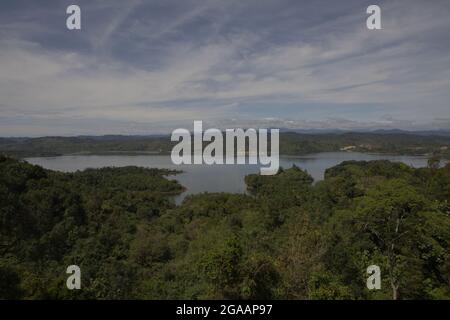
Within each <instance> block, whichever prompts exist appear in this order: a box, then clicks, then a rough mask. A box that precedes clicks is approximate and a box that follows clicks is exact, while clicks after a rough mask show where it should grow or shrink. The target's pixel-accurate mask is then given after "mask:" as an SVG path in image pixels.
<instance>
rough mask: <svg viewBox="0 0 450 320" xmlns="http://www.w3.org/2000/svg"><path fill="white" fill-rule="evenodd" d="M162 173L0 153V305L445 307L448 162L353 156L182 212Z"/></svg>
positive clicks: (205, 198) (261, 181) (449, 270)
mask: <svg viewBox="0 0 450 320" xmlns="http://www.w3.org/2000/svg"><path fill="white" fill-rule="evenodd" d="M170 173H173V172H170V171H167V170H157V169H143V168H137V167H126V168H104V169H96V170H92V169H88V170H85V171H82V172H75V173H60V172H54V171H49V170H45V169H43V168H41V167H38V166H34V165H31V164H28V163H26V162H25V161H21V160H15V159H13V158H10V157H6V156H2V157H0V283H1V286H0V298H2V299H222V298H224V299H393V298H396V299H450V252H449V247H450V203H449V201H450V165H447V166H445V167H443V168H439V166H438V163H437V160H436V159H434V160H432V161H430V163H429V166H428V168H421V169H413V168H411V167H409V166H407V165H404V164H401V163H392V162H389V161H372V162H355V161H350V162H343V163H341V164H340V165H338V166H336V167H333V168H330V169H328V170H327V171H326V174H325V180H324V181H321V182H318V183H315V184H313V180H312V178H311V177H310V176H309V175H308V174H307V173H306V172H304V171H303V170H301V169H300V168H297V167H295V166H294V167H292V168H289V169H280V171H279V172H278V174H276V175H274V176H260V175H249V176H247V177H246V183H247V186H248V194H246V195H243V194H226V193H218V194H211V193H205V194H199V195H194V196H189V197H188V198H186V199H185V201H184V202H183V204H182V205H180V206H175V205H174V203H173V201H172V196H173V195H174V194H178V193H180V192H182V190H183V189H182V186H181V185H179V184H178V183H177V182H176V181H171V180H168V179H167V178H166V177H165V176H166V175H168V174H170ZM72 264H75V265H78V266H80V268H81V270H82V288H81V290H68V289H67V288H66V279H67V276H68V275H67V274H66V268H67V266H69V265H72ZM372 264H376V265H378V266H380V268H381V279H382V286H381V289H380V290H372V291H370V290H368V289H367V287H366V279H367V276H368V275H367V273H366V268H367V267H368V266H369V265H372Z"/></svg>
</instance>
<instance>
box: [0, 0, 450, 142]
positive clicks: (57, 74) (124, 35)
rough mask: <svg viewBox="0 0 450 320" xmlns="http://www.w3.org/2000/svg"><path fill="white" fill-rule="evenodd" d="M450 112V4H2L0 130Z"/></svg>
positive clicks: (377, 119) (42, 132) (381, 118)
mask: <svg viewBox="0 0 450 320" xmlns="http://www.w3.org/2000/svg"><path fill="white" fill-rule="evenodd" d="M71 4H77V5H79V6H80V8H81V30H68V29H67V28H66V19H67V17H68V15H67V14H66V8H67V7H68V6H69V5H71ZM371 4H377V5H379V6H380V8H381V24H382V29H381V30H368V29H367V27H366V19H367V17H368V14H367V13H366V9H367V7H368V6H369V5H371ZM449 111H450V1H449V0H429V1H425V0H421V1H419V0H401V1H396V0H391V1H373V0H370V1H366V0H340V1H332V0H328V1H325V0H310V1H306V0H164V1H157V0H154V1H153V0H151V1H145V0H127V1H123V0H89V1H87V0H70V1H66V0H53V1H50V0H40V1H31V0H28V1H24V0H2V1H1V2H0V136H3V137H5V136H47V135H63V136H68V135H103V134H155V133H170V132H172V131H173V130H174V129H176V128H187V129H190V130H191V131H192V130H193V121H194V120H203V121H204V127H205V128H206V127H210V128H211V127H216V128H222V129H223V128H237V127H243V128H248V127H255V128H268V127H270V128H290V129H311V128H315V129H335V128H337V129H344V130H356V129H357V130H360V129H365V130H371V129H388V128H397V129H404V130H428V129H450V112H449Z"/></svg>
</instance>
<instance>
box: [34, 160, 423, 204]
mask: <svg viewBox="0 0 450 320" xmlns="http://www.w3.org/2000/svg"><path fill="white" fill-rule="evenodd" d="M26 160H27V161H28V162H30V163H32V164H37V165H40V166H42V167H44V168H47V169H51V170H58V171H64V172H73V171H77V170H84V169H86V168H101V167H124V166H139V167H147V168H161V169H176V170H182V171H183V173H181V174H178V175H176V176H169V178H171V179H176V180H178V181H179V182H180V183H181V184H182V185H183V186H185V187H186V189H187V190H186V192H184V193H183V194H181V195H180V196H177V197H176V199H175V201H176V202H177V203H180V202H181V201H182V200H183V199H184V198H185V197H186V196H187V195H189V194H196V193H201V192H230V193H244V192H245V189H246V187H245V183H244V177H245V176H246V175H248V174H251V173H259V165H249V164H245V165H226V164H224V165H211V166H209V165H205V164H202V165H180V166H177V165H174V164H173V163H172V161H171V159H170V156H168V155H67V156H58V157H39V158H28V159H26ZM347 160H366V161H369V160H390V161H397V162H403V163H405V164H407V165H410V166H412V167H415V168H418V167H424V166H426V165H427V160H428V158H427V157H426V156H399V155H386V154H368V153H359V152H321V153H315V154H309V155H306V156H281V157H280V166H281V167H283V168H290V167H292V165H293V164H295V165H297V166H298V167H300V168H302V169H304V170H306V171H307V172H308V173H309V174H310V175H311V176H312V177H313V178H314V180H315V181H318V180H322V179H323V176H324V172H325V170H326V169H328V168H330V167H333V166H335V165H337V164H339V163H341V162H342V161H347Z"/></svg>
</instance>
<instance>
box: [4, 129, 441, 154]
mask: <svg viewBox="0 0 450 320" xmlns="http://www.w3.org/2000/svg"><path fill="white" fill-rule="evenodd" d="M175 144H176V143H175V142H172V141H170V136H168V135H152V136H120V135H109V136H78V137H39V138H0V153H1V154H5V155H9V156H14V157H18V158H26V157H42V156H59V155H66V154H127V153H128V154H136V153H138V154H139V153H140V154H148V153H151V154H170V152H171V150H172V149H173V147H174V145H175ZM340 150H349V151H360V152H373V153H389V154H406V155H423V154H437V155H439V156H441V157H442V158H447V159H450V133H448V132H447V131H442V132H440V131H435V132H407V131H399V132H390V131H388V132H383V131H381V132H338V133H299V132H289V131H284V130H282V131H281V133H280V154H281V155H305V154H310V153H316V152H332V151H340Z"/></svg>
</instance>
